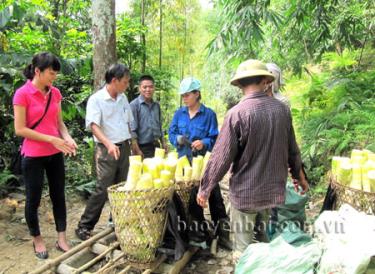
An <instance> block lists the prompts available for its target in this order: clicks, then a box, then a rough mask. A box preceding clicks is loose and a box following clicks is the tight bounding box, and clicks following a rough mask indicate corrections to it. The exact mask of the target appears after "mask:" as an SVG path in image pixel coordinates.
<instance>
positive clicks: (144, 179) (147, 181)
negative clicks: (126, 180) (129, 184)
mask: <svg viewBox="0 0 375 274" xmlns="http://www.w3.org/2000/svg"><path fill="white" fill-rule="evenodd" d="M153 187H154V184H153V182H152V176H151V174H149V173H145V174H143V175H142V176H141V178H140V179H139V181H138V183H137V189H150V188H153Z"/></svg>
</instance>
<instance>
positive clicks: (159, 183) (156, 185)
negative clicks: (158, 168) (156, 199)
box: [154, 179, 164, 188]
mask: <svg viewBox="0 0 375 274" xmlns="http://www.w3.org/2000/svg"><path fill="white" fill-rule="evenodd" d="M162 187H164V184H163V181H162V179H155V180H154V188H162Z"/></svg>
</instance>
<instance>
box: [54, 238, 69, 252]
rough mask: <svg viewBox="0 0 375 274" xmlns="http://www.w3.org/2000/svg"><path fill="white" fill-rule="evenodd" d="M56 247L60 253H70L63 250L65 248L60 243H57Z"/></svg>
mask: <svg viewBox="0 0 375 274" xmlns="http://www.w3.org/2000/svg"><path fill="white" fill-rule="evenodd" d="M55 247H56V249H57V250H58V251H61V252H63V253H65V252H67V251H68V250H65V249H63V248H62V247H61V246H60V245H59V242H58V241H56V243H55Z"/></svg>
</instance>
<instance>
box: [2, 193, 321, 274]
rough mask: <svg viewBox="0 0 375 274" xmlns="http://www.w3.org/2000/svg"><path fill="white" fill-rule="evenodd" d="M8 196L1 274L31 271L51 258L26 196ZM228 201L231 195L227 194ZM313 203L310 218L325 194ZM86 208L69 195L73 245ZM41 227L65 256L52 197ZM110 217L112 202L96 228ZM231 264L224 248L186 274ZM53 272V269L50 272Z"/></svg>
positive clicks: (216, 273) (207, 273)
mask: <svg viewBox="0 0 375 274" xmlns="http://www.w3.org/2000/svg"><path fill="white" fill-rule="evenodd" d="M15 198H16V199H13V198H7V199H4V200H1V201H0V274H20V273H27V272H28V271H31V270H34V269H36V268H38V267H40V266H41V265H43V264H45V263H46V261H47V260H39V259H37V258H36V257H35V255H34V253H33V249H32V241H31V237H30V236H29V233H28V229H27V226H26V223H25V220H24V202H23V201H21V202H18V203H17V199H18V200H19V199H22V197H15ZM224 199H225V200H227V197H224ZM314 200H315V201H314V202H310V203H309V206H308V209H307V215H308V219H314V216H317V214H318V212H319V209H320V204H321V197H319V199H314ZM84 208H85V201H84V200H83V199H82V198H79V197H67V210H68V228H67V235H68V239H69V241H70V242H71V244H72V245H75V244H78V243H79V242H80V240H78V239H77V238H76V236H75V234H74V229H75V228H76V225H77V223H78V221H79V218H80V216H81V214H82V212H83V210H84ZM39 216H40V226H41V232H42V235H43V237H44V239H45V242H46V244H47V248H48V252H49V255H50V258H49V259H53V258H56V257H58V256H59V255H61V252H59V251H57V250H56V249H55V246H54V245H55V241H56V231H55V226H54V220H53V215H52V208H51V203H50V200H49V197H48V196H47V197H44V198H43V199H42V202H41V206H40V212H39ZM108 216H109V206H108V204H107V205H106V206H105V208H104V209H103V213H102V216H101V218H100V220H99V223H98V224H97V226H96V227H95V231H94V233H96V232H99V231H101V230H103V229H104V228H106V226H107V220H108ZM233 269H234V268H233V265H232V263H231V253H230V252H228V251H225V250H222V249H219V252H218V254H217V256H216V257H212V256H211V255H204V254H203V253H200V254H197V255H196V256H195V257H194V258H193V259H192V261H191V262H190V263H189V265H188V266H187V267H186V268H185V270H184V271H183V273H185V274H186V273H191V274H193V273H194V274H196V273H198V274H199V273H204V274H211V273H212V274H226V273H228V274H229V273H233ZM50 273H53V272H50Z"/></svg>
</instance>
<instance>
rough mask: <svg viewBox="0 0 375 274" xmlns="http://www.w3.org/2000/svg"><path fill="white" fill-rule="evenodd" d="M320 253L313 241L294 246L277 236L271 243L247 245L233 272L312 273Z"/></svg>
mask: <svg viewBox="0 0 375 274" xmlns="http://www.w3.org/2000/svg"><path fill="white" fill-rule="evenodd" d="M320 255H321V250H320V248H319V246H318V245H317V244H316V243H315V242H313V241H311V242H309V243H307V244H304V245H301V246H299V247H295V246H292V245H290V244H288V243H287V242H286V241H285V240H284V239H283V238H282V237H280V236H279V237H277V238H276V239H275V240H273V241H272V242H271V243H257V244H251V245H249V246H248V248H247V249H246V250H245V251H244V253H243V254H242V256H241V258H240V259H239V262H238V264H237V265H236V269H235V274H249V273H252V274H253V273H254V274H257V273H259V274H268V273H269V274H285V273H292V274H293V273H295V274H302V273H308V274H310V273H311V274H313V273H314V265H315V264H316V263H317V262H318V261H319V258H320Z"/></svg>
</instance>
